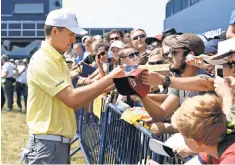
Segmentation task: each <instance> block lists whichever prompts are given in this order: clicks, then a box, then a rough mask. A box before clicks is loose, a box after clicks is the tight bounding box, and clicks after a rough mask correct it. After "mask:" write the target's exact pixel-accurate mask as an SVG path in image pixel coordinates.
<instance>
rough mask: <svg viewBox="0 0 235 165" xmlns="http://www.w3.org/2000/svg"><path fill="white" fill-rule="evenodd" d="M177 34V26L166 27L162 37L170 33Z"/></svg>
mask: <svg viewBox="0 0 235 165" xmlns="http://www.w3.org/2000/svg"><path fill="white" fill-rule="evenodd" d="M174 34H176V30H175V28H169V29H165V30H164V31H163V32H162V39H164V38H166V37H168V36H170V35H174Z"/></svg>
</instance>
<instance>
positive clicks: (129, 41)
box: [124, 33, 131, 44]
mask: <svg viewBox="0 0 235 165" xmlns="http://www.w3.org/2000/svg"><path fill="white" fill-rule="evenodd" d="M124 43H125V44H129V43H131V38H130V33H124Z"/></svg>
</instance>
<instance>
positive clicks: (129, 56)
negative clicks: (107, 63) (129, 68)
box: [121, 52, 139, 59]
mask: <svg viewBox="0 0 235 165" xmlns="http://www.w3.org/2000/svg"><path fill="white" fill-rule="evenodd" d="M135 56H137V57H139V52H134V53H130V54H128V55H127V56H123V57H121V58H126V57H128V58H129V59H133V58H134V57H135Z"/></svg>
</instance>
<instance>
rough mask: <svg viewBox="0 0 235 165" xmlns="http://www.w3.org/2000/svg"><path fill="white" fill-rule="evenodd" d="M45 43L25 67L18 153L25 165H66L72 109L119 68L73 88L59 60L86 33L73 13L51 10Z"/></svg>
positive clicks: (101, 87) (102, 86)
mask: <svg viewBox="0 0 235 165" xmlns="http://www.w3.org/2000/svg"><path fill="white" fill-rule="evenodd" d="M44 33H45V41H43V42H42V44H41V48H40V49H39V50H38V51H37V52H36V53H35V54H34V55H33V56H32V58H31V60H30V63H29V67H28V75H27V78H28V109H27V117H26V121H27V124H28V126H29V133H30V137H29V141H28V145H27V148H26V149H25V150H24V152H23V153H22V157H21V158H22V160H21V161H23V160H25V162H26V163H27V164H41V163H45V164H69V163H70V157H69V152H70V151H69V150H70V142H71V138H73V137H74V135H75V132H76V129H77V128H76V120H75V114H74V110H73V109H78V108H81V107H83V106H84V105H86V104H87V103H89V102H91V101H92V100H93V99H94V98H96V97H97V96H99V95H100V94H101V93H103V92H104V91H105V90H106V89H107V87H110V86H111V85H113V80H112V79H113V77H114V76H115V75H116V74H118V73H119V72H121V71H123V70H122V68H121V67H119V68H117V69H115V70H114V71H113V72H111V73H110V74H109V75H107V76H105V77H104V78H102V79H100V80H99V81H97V82H95V83H93V84H91V85H88V86H85V87H80V88H77V89H73V87H72V83H71V78H70V74H69V71H68V67H67V65H66V63H65V61H64V59H63V57H62V54H61V53H62V52H65V51H66V50H67V49H68V47H70V46H71V45H72V44H73V43H74V42H75V40H76V34H80V35H85V34H86V33H87V32H86V31H85V30H83V29H81V28H80V27H79V26H78V22H77V19H76V16H75V14H73V13H71V12H68V11H66V10H64V9H57V10H54V11H51V12H50V13H49V14H48V16H47V19H46V22H45V26H44Z"/></svg>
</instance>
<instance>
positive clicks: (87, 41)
mask: <svg viewBox="0 0 235 165" xmlns="http://www.w3.org/2000/svg"><path fill="white" fill-rule="evenodd" d="M92 43H93V38H92V37H88V38H86V39H85V41H84V47H85V49H86V51H87V52H90V53H92V52H93V49H92Z"/></svg>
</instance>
